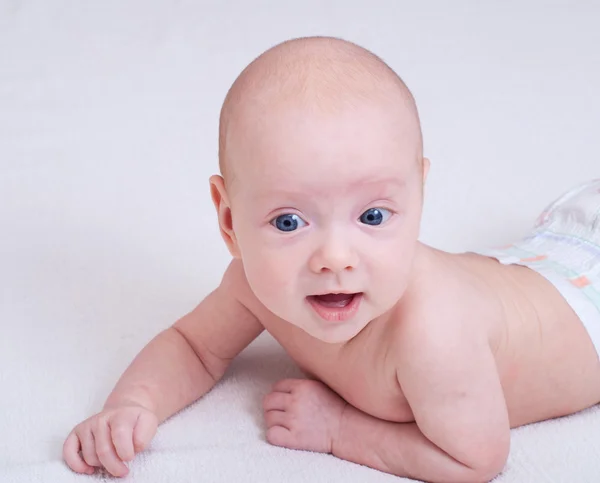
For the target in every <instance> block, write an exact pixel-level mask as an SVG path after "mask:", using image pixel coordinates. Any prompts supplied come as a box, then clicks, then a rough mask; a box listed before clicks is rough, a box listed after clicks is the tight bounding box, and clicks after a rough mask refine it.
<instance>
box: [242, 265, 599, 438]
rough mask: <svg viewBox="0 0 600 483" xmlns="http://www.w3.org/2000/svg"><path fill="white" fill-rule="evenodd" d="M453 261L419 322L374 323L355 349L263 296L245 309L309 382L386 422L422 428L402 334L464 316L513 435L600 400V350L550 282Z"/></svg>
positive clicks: (421, 308) (514, 269)
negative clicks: (399, 375)
mask: <svg viewBox="0 0 600 483" xmlns="http://www.w3.org/2000/svg"><path fill="white" fill-rule="evenodd" d="M448 257H449V258H448V259H449V260H450V263H449V266H451V267H452V270H451V273H448V277H449V279H448V282H449V283H447V284H444V283H440V280H435V281H432V282H431V286H430V287H427V288H426V289H427V290H428V291H429V292H430V296H429V297H428V298H427V299H426V302H423V303H419V301H418V300H415V301H414V303H413V304H412V305H413V308H412V309H411V310H409V313H411V314H414V316H406V313H407V312H406V311H404V315H403V316H402V317H400V316H398V317H397V318H396V319H394V318H393V317H392V318H389V319H387V320H386V321H385V322H382V321H378V320H376V321H373V322H371V323H370V324H369V325H368V326H367V327H366V328H365V329H364V330H363V331H362V332H361V333H359V334H358V335H357V336H356V337H355V338H354V339H352V340H351V341H350V342H348V343H346V344H327V343H324V342H321V341H319V340H317V339H315V338H313V337H311V336H309V335H308V334H307V333H305V332H304V331H302V330H301V329H299V328H297V327H295V326H293V325H291V324H289V323H287V322H286V321H283V320H281V319H280V318H278V317H276V316H275V315H274V314H272V313H271V312H270V311H269V310H268V309H266V308H265V307H264V306H263V305H262V304H261V303H260V302H259V301H258V300H257V299H256V298H254V297H247V299H248V300H245V301H244V303H246V304H247V305H248V308H249V309H250V310H251V311H252V312H253V313H254V314H255V315H256V316H257V317H258V318H259V319H260V321H261V322H262V324H263V325H264V327H265V329H266V330H267V331H268V332H270V334H271V335H272V336H273V337H274V338H275V339H276V340H277V341H278V342H279V343H280V344H281V345H282V346H283V347H284V349H286V351H287V352H288V354H289V355H290V357H291V358H292V359H293V360H294V361H295V362H296V363H297V364H298V366H299V367H300V368H301V369H302V370H303V371H304V372H305V373H306V374H307V375H308V376H309V377H312V378H315V379H318V380H321V381H323V382H324V383H325V384H327V385H328V386H329V387H331V388H332V389H333V390H334V391H336V392H337V393H338V394H339V395H340V396H341V397H343V398H344V399H345V400H346V401H348V402H349V403H350V404H352V405H353V406H355V407H357V408H358V409H360V410H362V411H364V412H366V413H368V414H371V415H372V416H375V417H378V418H380V419H385V420H389V421H396V422H409V421H413V420H414V418H413V414H412V410H411V408H410V406H409V404H408V402H407V400H406V398H405V397H404V394H403V393H402V390H401V382H400V383H399V382H398V381H397V379H396V357H395V355H396V354H397V351H398V350H400V349H399V347H398V343H397V341H398V337H397V336H396V335H397V330H398V328H401V327H402V325H403V324H426V325H427V326H428V330H435V328H436V324H440V323H443V324H453V323H454V322H455V321H458V320H460V319H461V318H463V319H464V317H468V319H469V323H470V324H471V329H472V330H471V332H470V333H471V335H472V336H473V337H476V336H479V334H481V331H484V332H485V336H486V337H487V339H488V340H489V343H490V350H491V351H492V352H493V353H494V356H495V359H496V365H497V369H498V374H499V377H500V379H501V383H502V386H503V389H504V394H505V398H506V403H507V406H508V411H509V418H510V423H511V427H516V426H521V425H523V424H527V423H530V422H534V421H540V420H544V419H548V418H552V417H557V416H562V415H565V414H570V413H572V412H575V411H578V410H581V409H584V408H586V407H589V406H591V405H593V404H595V403H596V402H598V401H600V363H599V362H598V356H597V354H596V351H595V349H594V347H593V345H592V343H591V341H590V339H589V336H588V334H587V332H586V330H585V328H584V327H583V326H582V324H581V323H580V321H579V319H578V317H577V316H576V315H575V314H574V313H573V311H572V310H571V309H570V307H569V305H568V304H567V303H566V301H565V300H564V299H563V298H562V297H561V296H560V294H559V293H558V292H557V291H556V289H555V288H554V287H553V286H552V285H551V284H550V283H549V282H548V281H546V280H545V279H544V278H543V277H541V276H540V275H539V274H536V273H535V272H534V271H532V270H530V269H529V268H526V267H522V266H517V265H508V266H505V265H501V264H500V263H498V262H497V261H496V260H493V259H491V258H487V257H484V256H480V255H476V254H462V255H450V254H448ZM425 283H427V282H425ZM435 287H437V288H435ZM436 290H444V291H446V294H445V296H444V297H440V300H439V301H438V300H432V295H433V297H435V291H436ZM448 290H452V292H453V293H452V296H450V297H448V296H447V295H448V294H447V291H448ZM431 294H432V295H431ZM422 300H425V299H422ZM444 301H446V302H444ZM409 305H410V304H409ZM398 313H400V312H398ZM400 319H402V320H400ZM457 326H458V323H457ZM394 341H396V342H394ZM405 342H408V343H409V341H405ZM422 350H423V351H427V350H429V348H427V347H423V348H422Z"/></svg>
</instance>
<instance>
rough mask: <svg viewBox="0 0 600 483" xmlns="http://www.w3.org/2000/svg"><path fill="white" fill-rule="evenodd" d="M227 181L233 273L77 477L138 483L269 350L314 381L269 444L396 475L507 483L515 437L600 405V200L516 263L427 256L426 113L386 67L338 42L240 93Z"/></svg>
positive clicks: (119, 392) (107, 416) (229, 126)
mask: <svg viewBox="0 0 600 483" xmlns="http://www.w3.org/2000/svg"><path fill="white" fill-rule="evenodd" d="M219 160H220V169H221V174H222V176H217V175H215V176H213V177H211V179H210V189H211V195H212V200H213V202H214V205H215V208H216V211H217V214H218V220H219V226H220V230H221V235H222V237H223V239H224V241H225V243H226V245H227V248H228V249H229V251H230V253H231V255H232V257H233V260H232V262H231V264H230V265H229V267H228V268H227V270H226V272H225V274H224V276H223V279H222V282H221V284H220V286H219V287H218V288H216V289H215V290H214V291H213V292H212V293H210V294H209V295H208V296H207V297H206V298H205V299H204V300H203V301H202V302H201V303H200V304H199V305H198V306H197V307H196V308H195V309H194V310H192V311H191V312H190V313H189V314H187V315H185V316H183V317H182V318H181V319H179V320H178V321H177V322H175V323H174V324H173V326H172V327H170V328H168V329H166V330H165V331H163V332H161V333H160V334H159V335H157V336H156V337H155V338H154V339H153V340H152V341H151V342H150V343H149V344H148V345H147V346H146V347H145V348H144V349H143V350H142V352H141V353H140V354H139V355H138V356H137V357H136V358H135V360H134V361H133V362H132V363H131V365H130V366H129V368H128V369H127V371H126V372H125V373H124V374H123V376H122V377H121V379H120V380H119V381H118V383H117V385H116V387H115V388H114V390H113V391H112V393H111V394H110V396H109V397H108V400H107V401H106V404H105V406H104V408H103V410H102V411H101V412H100V413H98V414H96V415H94V416H92V417H91V418H89V419H87V420H85V421H83V422H82V423H80V424H79V425H77V426H76V427H75V428H74V429H73V431H72V432H71V433H70V434H69V436H68V437H67V439H66V441H65V443H64V448H63V455H64V459H65V461H66V462H67V464H68V465H69V467H71V468H72V469H73V470H74V471H76V472H80V473H92V472H93V471H94V467H104V468H105V469H106V470H107V471H108V472H110V473H111V474H112V475H115V476H124V475H126V474H127V473H128V468H127V466H126V464H125V462H127V461H131V460H132V459H133V458H134V456H135V454H136V453H138V452H140V451H142V450H144V448H145V447H146V446H147V445H148V443H149V442H150V440H151V438H152V437H153V436H154V434H155V432H156V429H157V425H158V424H160V423H161V422H162V421H164V420H165V419H167V418H168V417H170V416H171V415H173V414H174V413H176V412H177V411H179V410H181V409H182V408H184V407H186V406H188V405H189V404H191V403H192V402H194V401H196V400H197V399H198V398H200V397H201V396H202V395H204V394H206V393H207V392H208V391H209V390H210V389H211V388H212V387H213V386H214V385H215V383H216V382H217V381H219V379H220V378H221V377H222V376H223V374H224V373H225V371H226V369H227V367H228V365H229V364H230V362H231V361H232V359H233V358H234V357H235V356H236V355H237V354H238V353H239V352H240V351H242V350H243V349H244V348H245V347H246V346H247V345H248V344H249V343H250V342H251V341H252V340H254V339H255V338H256V337H257V336H258V335H259V334H260V333H261V332H262V331H263V329H266V330H267V331H268V332H269V333H270V334H271V335H272V336H273V337H274V338H275V339H276V340H277V341H278V342H279V343H280V344H281V345H282V346H283V347H284V348H285V349H286V351H287V352H288V353H289V355H290V356H291V357H292V358H293V360H294V361H295V362H296V363H297V364H298V366H299V367H300V368H302V370H303V371H304V372H305V373H306V374H307V376H308V377H309V378H308V379H299V380H282V381H279V382H278V383H277V384H275V386H274V387H273V389H272V392H271V393H270V394H268V395H266V397H265V398H264V401H263V405H264V415H265V421H266V427H267V433H266V438H267V440H268V441H269V442H270V443H271V444H274V445H278V446H284V447H287V448H293V449H300V450H309V451H317V452H324V453H331V454H333V455H335V456H337V457H339V458H342V459H345V460H349V461H353V462H356V463H360V464H363V465H367V466H370V467H372V468H376V469H378V470H381V471H384V472H388V473H392V474H394V475H398V476H403V477H410V478H414V479H418V480H425V481H431V482H446V483H448V482H457V483H459V482H460V483H467V482H485V481H489V480H490V479H492V478H493V477H494V476H496V475H497V474H498V473H499V472H500V471H501V470H502V468H503V467H504V465H505V463H506V460H507V455H508V452H509V444H510V428H513V427H516V426H521V425H524V424H528V423H532V422H534V421H542V420H545V419H548V418H556V417H559V416H563V415H566V414H570V413H574V412H576V411H580V410H582V409H584V408H587V407H589V406H592V405H594V404H596V403H597V402H599V401H600V362H599V357H598V352H597V349H600V296H599V292H600V248H599V245H600V210H599V208H600V180H598V181H595V182H592V183H588V184H586V185H583V186H580V187H578V188H576V189H575V190H573V191H570V192H569V193H568V194H567V195H565V196H563V197H562V198H561V199H559V200H558V201H557V202H556V203H554V204H553V205H551V206H550V207H549V208H548V209H547V210H546V211H545V212H544V213H543V214H542V216H541V217H540V218H539V219H538V222H537V224H536V226H535V229H534V230H533V232H532V235H531V236H528V237H526V238H525V239H523V240H521V241H519V242H517V243H515V244H513V245H511V246H510V247H505V248H503V249H501V250H491V251H489V252H483V253H481V254H480V253H462V254H450V253H446V252H443V251H440V250H436V249H434V248H432V247H429V246H426V245H424V244H423V243H420V242H419V241H418V240H417V239H418V234H419V225H420V220H421V213H422V205H423V185H424V183H425V179H426V177H427V172H428V169H429V161H428V160H427V159H426V158H424V157H423V147H422V137H421V129H420V124H419V117H418V113H417V108H416V106H415V102H414V99H413V97H412V95H411V93H410V92H409V90H408V89H407V87H406V86H405V85H404V83H403V82H402V81H401V80H400V78H399V77H398V76H397V75H396V74H395V73H394V72H393V71H392V69H390V67H388V66H387V65H386V64H385V63H384V62H383V61H382V60H381V59H379V58H378V57H377V56H375V55H374V54H372V53H370V52H368V51H367V50H365V49H362V48H360V47H358V46H357V45H354V44H352V43H349V42H345V41H342V40H339V39H332V38H322V37H314V38H304V39H296V40H292V41H288V42H284V43H283V44H280V45H278V46H275V47H273V48H272V49H270V50H268V51H267V52H265V53H263V54H262V55H261V56H260V57H258V58H257V59H256V60H255V61H253V62H252V63H251V64H250V65H249V66H248V67H247V68H246V69H245V70H244V71H243V72H242V74H241V75H240V76H239V77H238V79H237V80H236V81H235V83H234V84H233V86H232V87H231V89H230V91H229V93H228V94H227V97H226V99H225V102H224V105H223V109H222V112H221V122H220V135H219ZM594 243H595V244H594Z"/></svg>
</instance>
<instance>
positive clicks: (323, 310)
mask: <svg viewBox="0 0 600 483" xmlns="http://www.w3.org/2000/svg"><path fill="white" fill-rule="evenodd" d="M362 297H363V295H362V293H357V294H355V295H354V297H352V300H351V301H350V303H349V304H348V305H346V306H345V307H326V306H325V305H322V304H320V303H319V302H317V301H316V300H315V299H314V298H313V297H307V298H306V300H307V301H308V303H309V304H310V305H311V307H312V308H313V309H314V310H315V312H316V313H317V314H319V315H320V316H321V318H322V319H324V320H326V321H327V322H344V321H345V320H348V319H350V318H351V317H353V316H354V314H355V313H356V311H357V310H358V307H359V306H360V302H361V300H362Z"/></svg>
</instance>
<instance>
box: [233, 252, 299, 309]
mask: <svg viewBox="0 0 600 483" xmlns="http://www.w3.org/2000/svg"><path fill="white" fill-rule="evenodd" d="M242 258H243V263H244V268H245V272H246V277H247V279H248V283H249V285H250V287H251V288H252V290H253V292H254V293H255V295H256V296H257V297H258V299H259V300H260V301H261V302H262V303H263V304H265V305H266V306H267V307H274V306H277V305H278V304H281V301H283V299H284V298H285V296H286V294H290V293H292V292H293V291H294V286H295V280H296V279H297V276H298V267H297V266H295V264H294V258H293V257H290V256H289V254H286V256H283V254H281V255H279V253H277V252H276V251H271V250H266V249H265V248H264V245H262V244H260V245H257V246H256V247H255V249H253V250H245V251H244V252H243V255H242Z"/></svg>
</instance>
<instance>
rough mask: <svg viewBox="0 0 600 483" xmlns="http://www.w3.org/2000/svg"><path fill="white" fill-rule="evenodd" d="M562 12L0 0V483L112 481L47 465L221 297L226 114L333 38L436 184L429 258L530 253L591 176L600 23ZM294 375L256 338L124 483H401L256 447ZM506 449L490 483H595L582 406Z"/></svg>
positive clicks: (520, 435)
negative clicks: (377, 83)
mask: <svg viewBox="0 0 600 483" xmlns="http://www.w3.org/2000/svg"><path fill="white" fill-rule="evenodd" d="M569 5H570V6H569V9H568V10H566V9H562V8H559V7H557V6H556V5H554V6H551V5H549V4H548V3H547V2H534V1H532V0H530V1H525V2H520V3H519V4H518V7H517V4H515V7H514V8H509V7H508V6H507V3H506V2H485V3H484V4H476V3H475V2H467V1H466V0H465V1H464V2H460V1H457V2H443V1H441V0H439V1H437V2H432V1H430V2H402V1H393V0H389V1H383V0H381V1H374V0H371V1H368V2H366V1H364V2H361V1H341V0H339V1H338V0H336V1H330V2H320V1H317V0H310V1H309V0H303V1H301V2H300V1H298V2H295V1H284V2H272V3H269V2H267V1H257V2H244V1H241V0H240V1H228V2H215V1H179V2H176V1H163V2H159V1H141V0H140V1H128V2H120V1H119V2H117V1H114V2H112V1H107V2H92V1H90V2H71V1H67V0H64V1H58V0H55V1H41V0H38V1H25V0H21V1H20V0H4V1H2V0H0V482H1V483H39V482H49V483H54V482H59V483H63V482H64V483H68V482H82V481H96V480H99V479H103V477H102V476H101V475H96V476H94V477H88V476H82V475H75V474H74V473H72V472H71V471H70V470H69V469H68V468H67V467H66V465H65V464H64V463H63V462H62V459H61V450H62V443H63V441H64V438H65V437H66V435H67V434H68V432H69V431H70V430H71V428H72V427H73V426H74V425H75V424H76V423H78V422H79V421H81V420H82V419H84V418H86V417H88V416H90V415H91V414H93V413H94V412H96V411H98V410H99V409H100V408H101V406H102V404H103V401H104V399H105V398H106V396H107V394H108V393H109V391H110V390H111V388H112V386H113V385H114V383H115V382H116V380H117V378H118V377H119V375H120V374H121V373H122V372H123V370H124V369H125V368H126V366H127V364H128V363H129V362H130V361H131V359H132V358H133V357H134V356H135V354H136V353H137V352H138V351H139V350H140V349H141V348H142V347H143V346H144V345H145V344H146V343H147V342H148V341H149V340H150V339H151V338H152V337H153V336H154V335H155V334H156V333H157V332H159V331H160V330H161V329H163V328H164V327H166V326H167V325H169V324H171V323H172V322H173V321H174V320H176V319H177V318H178V317H180V316H181V315H183V314H184V313H186V312H187V311H189V310H191V309H192V308H193V307H194V306H195V305H196V304H197V303H198V301H199V300H200V299H201V298H202V297H203V296H204V295H206V294H207V293H208V291H209V290H211V289H212V288H213V287H214V286H215V284H216V283H218V280H219V279H220V276H221V274H222V272H223V269H224V268H225V266H226V264H227V261H228V256H227V253H226V251H225V248H224V247H223V244H222V242H221V240H220V238H219V233H218V230H217V224H216V217H215V216H214V214H213V207H212V204H211V202H210V198H209V195H208V183H207V178H208V176H209V175H210V174H212V173H214V172H215V171H216V169H217V162H216V147H217V141H216V133H217V120H218V111H219V108H220V103H221V101H222V99H223V97H224V95H225V93H226V90H227V88H228V87H229V85H230V84H231V82H232V81H233V80H234V78H235V76H236V75H237V74H238V73H239V72H240V71H241V69H242V68H243V67H244V66H245V65H246V64H247V63H248V62H249V61H250V60H252V58H253V57H254V56H256V55H258V54H259V53H260V52H261V51H262V50H264V49H266V48H267V47H269V46H270V45H272V44H274V43H277V42H279V41H281V40H283V39H286V38H290V37H296V36H302V35H312V34H327V35H337V36H342V37H345V38H348V39H350V40H354V41H356V42H358V43H360V44H363V45H365V46H366V47H369V48H371V49H372V50H374V51H375V52H376V53H378V54H379V55H381V56H382V57H383V58H384V59H385V60H387V61H388V62H389V63H390V64H391V65H392V67H394V68H395V69H396V70H397V71H398V72H399V73H400V75H402V76H404V78H405V80H406V81H407V82H408V84H409V87H411V88H412V90H413V92H414V94H415V96H416V98H417V102H418V104H419V106H420V109H421V116H422V120H423V126H424V133H425V145H426V154H427V155H428V156H430V157H431V158H432V163H433V164H432V171H431V175H430V179H429V182H428V186H427V193H426V196H427V198H426V200H427V201H426V208H425V214H424V219H423V228H422V240H423V241H424V242H426V243H429V244H432V245H434V246H436V247H439V248H442V249H445V250H448V251H459V250H461V251H462V250H468V249H472V248H474V247H477V246H481V245H488V244H502V243H505V242H507V241H510V240H511V239H512V238H513V237H515V236H518V235H520V234H522V233H525V232H526V231H527V229H528V227H529V225H530V224H531V222H532V221H533V220H534V219H535V216H536V215H537V214H538V213H539V212H540V211H541V209H542V208H543V207H544V205H545V204H546V203H547V202H549V201H550V200H551V199H553V198H554V197H555V196H556V195H557V194H559V193H560V192H561V191H563V190H565V189H566V188H568V187H569V186H571V185H574V184H576V183H578V182H580V181H583V180H585V179H590V178H593V177H598V175H599V174H600V173H599V169H600V168H598V166H600V162H599V161H598V159H599V156H600V153H599V152H598V143H597V139H598V126H599V125H600V103H599V101H598V99H599V98H598V95H597V86H598V85H600V72H599V67H598V66H599V65H600V58H599V57H598V56H599V54H598V52H599V51H598V48H597V46H598V45H600V33H599V30H598V28H597V22H598V19H599V18H600V10H599V8H598V7H596V6H593V5H592V3H591V2H584V1H581V2H580V4H578V2H570V4H569ZM517 8H518V9H517ZM542 179H543V182H542V181H540V180H542ZM290 376H291V377H296V376H297V377H301V374H300V372H299V371H298V369H297V368H296V367H295V366H294V364H293V363H292V362H291V361H290V359H289V358H288V357H287V356H286V355H285V353H284V352H283V351H282V349H281V348H279V347H278V346H277V345H276V343H275V342H274V341H273V340H272V339H271V338H270V336H268V335H266V334H265V335H263V336H261V337H260V338H259V339H258V340H257V341H256V342H255V343H253V344H252V345H251V346H250V347H249V348H248V349H247V350H246V351H244V352H243V353H242V354H241V355H240V357H239V358H238V359H237V360H236V361H235V362H234V364H233V365H232V367H231V369H230V370H229V372H228V373H227V375H226V377H225V378H224V380H223V381H222V382H221V383H220V384H219V385H218V386H217V387H215V388H214V390H213V391H212V392H211V393H209V394H208V395H207V396H206V397H204V398H203V399H202V400H200V401H198V402H197V403H196V404H194V405H192V406H191V407H189V408H187V409H186V410H184V411H182V412H181V413H179V414H177V415H175V416H174V417H172V418H171V419H169V420H168V421H167V422H166V423H165V424H163V425H162V426H161V427H160V428H159V432H158V434H157V436H156V438H155V439H154V440H153V442H152V444H151V447H150V449H149V450H148V451H146V452H145V453H143V454H142V455H140V456H138V457H137V458H136V460H135V461H134V462H133V463H132V464H131V465H130V468H131V473H130V475H129V476H128V477H127V479H126V481H131V482H143V483H153V482H157V483H158V482H234V481H253V482H254V481H256V482H271V481H273V482H281V481H285V482H321V481H322V482H332V481H340V482H341V481H343V482H365V481H369V482H378V481H381V482H384V481H385V482H395V481H402V480H400V479H398V478H395V477H393V476H390V475H386V474H383V473H379V472H377V471H374V470H372V469H369V468H366V467H361V466H359V465H355V464H352V463H349V462H345V461H341V460H339V459H336V458H334V457H332V456H329V455H322V454H311V453H308V452H300V451H291V450H285V449H281V448H276V447H273V446H270V445H269V444H267V443H266V441H265V437H264V431H265V427H264V423H263V419H262V412H261V399H262V396H263V395H264V394H265V393H266V392H267V391H268V389H269V387H270V386H271V384H272V383H274V382H275V381H277V380H279V379H280V378H283V377H290ZM512 434H513V438H512V449H511V454H510V459H509V462H508V465H507V467H506V470H505V471H504V473H503V474H502V475H501V476H500V477H499V478H498V480H497V481H498V482H502V483H522V482H536V483H541V482H552V483H556V482H565V483H567V482H569V483H571V482H577V483H592V482H597V481H600V412H599V410H598V408H597V407H596V408H591V409H589V410H587V411H584V412H582V413H580V414H576V415H573V416H571V417H567V418H563V419H559V420H554V421H548V422H544V423H540V424H535V425H531V426H528V427H524V428H520V429H517V430H514V431H513V433H512Z"/></svg>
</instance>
